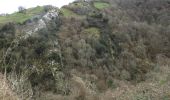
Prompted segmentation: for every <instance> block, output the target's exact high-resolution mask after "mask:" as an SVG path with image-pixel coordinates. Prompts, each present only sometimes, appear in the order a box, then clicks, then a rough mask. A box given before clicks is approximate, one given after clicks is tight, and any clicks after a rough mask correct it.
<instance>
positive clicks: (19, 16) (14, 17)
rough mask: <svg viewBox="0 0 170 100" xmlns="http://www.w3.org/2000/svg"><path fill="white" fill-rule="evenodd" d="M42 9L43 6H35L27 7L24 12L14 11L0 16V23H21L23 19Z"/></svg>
mask: <svg viewBox="0 0 170 100" xmlns="http://www.w3.org/2000/svg"><path fill="white" fill-rule="evenodd" d="M43 11H44V8H43V7H40V6H38V7H35V8H30V9H27V11H26V13H25V14H24V13H19V12H15V13H13V14H10V15H7V16H0V24H4V23H8V22H16V23H23V22H24V21H26V20H28V19H30V18H31V17H33V16H35V15H37V14H40V13H42V12H43Z"/></svg>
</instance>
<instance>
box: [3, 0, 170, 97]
mask: <svg viewBox="0 0 170 100" xmlns="http://www.w3.org/2000/svg"><path fill="white" fill-rule="evenodd" d="M50 9H53V8H51V7H50V6H46V8H45V10H47V11H46V12H48V10H50ZM169 11H170V3H169V1H168V0H140V1H138V0H97V1H87V2H84V1H76V2H74V3H71V4H69V5H67V6H64V7H63V8H61V9H60V14H59V18H60V20H61V22H58V21H55V19H54V20H53V21H51V22H49V24H48V25H47V27H46V28H44V29H41V30H39V31H38V32H37V33H36V34H34V35H32V36H30V37H28V38H26V39H20V35H21V36H22V34H24V33H22V31H20V27H22V25H20V24H17V23H8V24H6V25H1V26H0V55H1V56H2V57H1V59H0V64H1V66H0V70H1V72H6V71H7V74H9V76H10V75H13V74H16V75H17V76H18V77H17V78H19V79H21V78H23V77H24V78H25V79H26V80H25V81H24V82H23V83H22V84H21V83H19V82H18V84H14V83H13V81H11V80H12V77H10V78H9V81H10V82H11V84H13V85H14V87H16V88H17V87H18V86H20V85H22V86H25V88H24V89H25V90H23V91H26V90H27V89H28V90H30V89H31V90H32V92H31V93H32V94H29V93H30V92H29V93H27V95H28V97H30V98H36V99H38V98H40V99H41V100H42V98H43V99H44V98H46V99H49V98H53V96H54V98H56V97H55V95H59V94H60V95H62V96H63V97H61V98H60V99H58V100H62V98H63V99H64V98H65V99H66V98H67V96H73V97H70V98H69V99H68V100H71V99H73V100H86V99H87V100H100V96H97V95H96V94H99V93H102V95H104V93H105V92H106V91H107V90H112V89H113V90H114V89H115V88H117V87H119V86H121V82H122V81H123V82H127V83H128V84H133V85H138V84H139V83H141V82H145V81H146V80H148V77H149V75H150V73H151V72H152V73H154V70H155V69H156V68H157V66H158V62H159V61H158V57H159V56H161V57H165V58H169V57H170V47H169V46H170V22H169V21H170V19H169V18H170V16H169V15H168V14H169ZM58 23H59V24H58ZM159 67H161V66H159ZM150 77H151V76H150ZM14 79H15V78H14ZM28 83H29V84H28ZM23 84H26V85H23ZM16 88H15V89H14V91H16ZM31 90H30V91H31ZM23 91H19V90H18V91H16V92H17V93H18V94H20V93H21V92H23ZM77 93H78V94H77ZM106 93H107V92H106ZM108 94H109V93H108ZM43 96H46V97H43ZM22 97H23V96H22ZM57 97H58V96H57ZM59 97H60V96H59ZM59 97H58V98H59ZM125 97H126V96H125ZM23 98H24V97H23ZM25 98H27V97H25ZM90 98H92V99H90ZM106 98H107V96H106ZM119 99H120V98H119ZM107 100H112V98H110V99H109V96H108V98H107ZM121 100H122V99H121ZM134 100H138V99H134Z"/></svg>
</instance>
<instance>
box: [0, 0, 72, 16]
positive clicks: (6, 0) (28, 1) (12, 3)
mask: <svg viewBox="0 0 170 100" xmlns="http://www.w3.org/2000/svg"><path fill="white" fill-rule="evenodd" d="M73 1H74V0H0V14H2V13H8V14H10V13H13V12H15V11H18V7H19V6H23V7H25V8H31V7H36V6H38V5H39V6H43V5H53V6H57V7H59V8H60V7H61V6H63V5H67V4H69V3H71V2H73Z"/></svg>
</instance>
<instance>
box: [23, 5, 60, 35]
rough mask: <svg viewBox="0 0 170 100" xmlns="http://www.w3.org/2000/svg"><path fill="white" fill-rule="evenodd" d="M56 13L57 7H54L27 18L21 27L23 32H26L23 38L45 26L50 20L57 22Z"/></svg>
mask: <svg viewBox="0 0 170 100" xmlns="http://www.w3.org/2000/svg"><path fill="white" fill-rule="evenodd" d="M58 14H59V12H58V9H55V8H54V9H52V10H50V11H48V12H47V13H45V14H43V15H37V16H35V17H33V18H32V19H30V20H28V21H27V22H26V24H25V25H24V26H23V29H22V30H23V33H26V34H25V35H24V38H27V37H29V36H30V35H33V34H35V33H36V32H38V31H39V30H41V29H43V28H47V25H48V24H49V23H50V22H53V23H55V24H59V17H58Z"/></svg>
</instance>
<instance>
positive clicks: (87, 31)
mask: <svg viewBox="0 0 170 100" xmlns="http://www.w3.org/2000/svg"><path fill="white" fill-rule="evenodd" d="M82 33H83V34H88V36H90V37H96V39H99V38H100V29H99V28H96V27H90V28H87V29H84V30H83V32H82Z"/></svg>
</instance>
